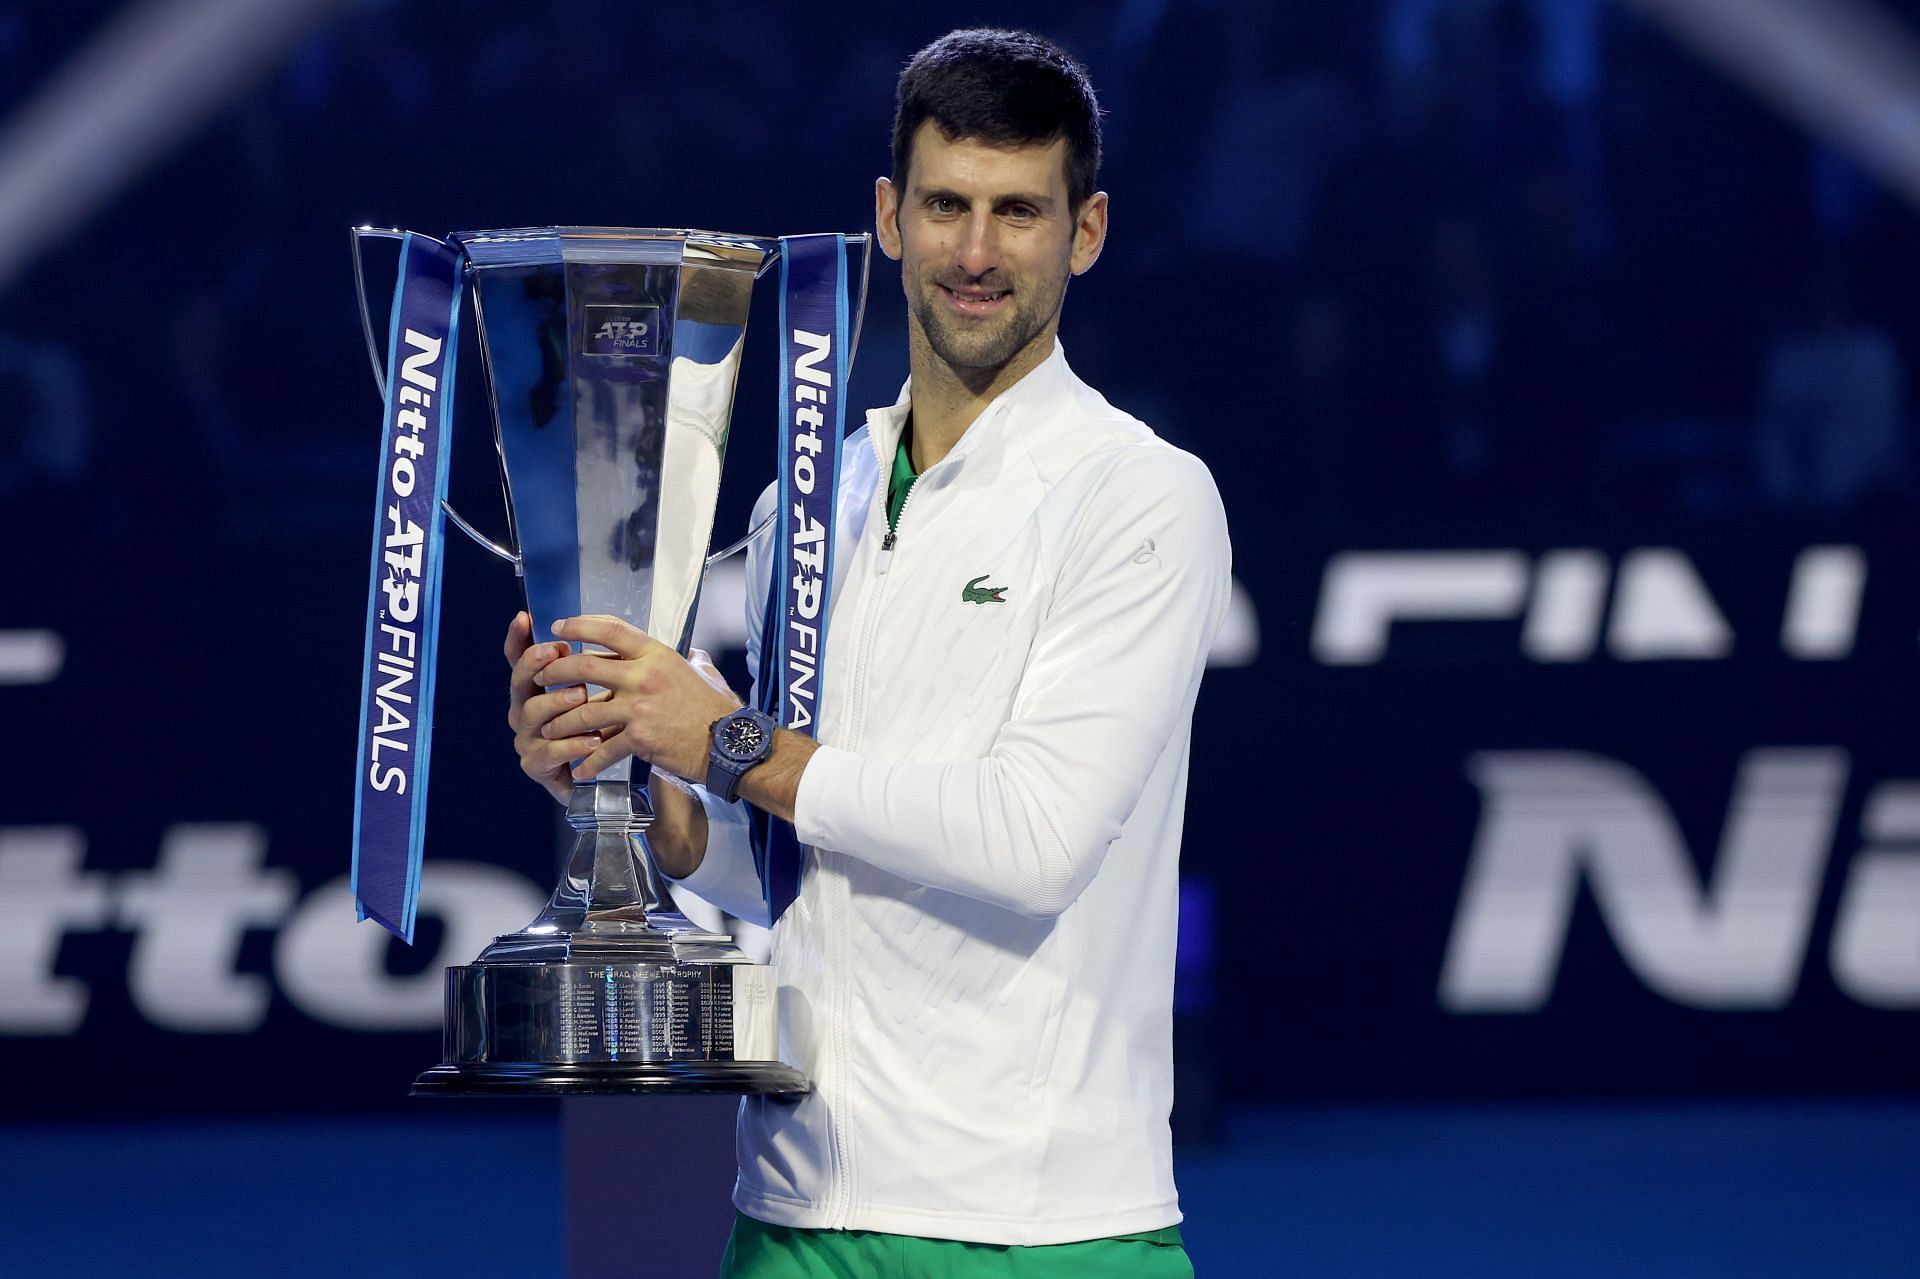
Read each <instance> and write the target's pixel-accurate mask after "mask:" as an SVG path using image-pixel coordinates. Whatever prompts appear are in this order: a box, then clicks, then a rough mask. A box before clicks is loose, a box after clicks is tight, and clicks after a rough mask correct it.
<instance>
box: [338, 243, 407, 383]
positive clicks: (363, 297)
mask: <svg viewBox="0 0 1920 1279" xmlns="http://www.w3.org/2000/svg"><path fill="white" fill-rule="evenodd" d="M347 238H348V240H349V241H351V242H352V244H353V291H354V294H355V295H356V296H357V297H358V298H359V299H360V331H361V332H362V333H364V334H366V338H367V359H368V360H370V361H372V363H373V384H374V385H375V386H377V387H379V388H380V398H381V399H383V400H384V399H386V398H387V371H386V369H385V368H383V367H382V366H381V364H380V339H379V338H377V337H375V336H374V332H373V310H372V308H371V307H369V306H368V305H367V271H366V266H365V263H364V262H363V261H362V260H361V257H360V241H362V240H404V239H406V238H407V233H406V232H405V231H402V230H400V229H399V228H398V227H385V226H357V227H350V228H349V229H348V231H347Z"/></svg>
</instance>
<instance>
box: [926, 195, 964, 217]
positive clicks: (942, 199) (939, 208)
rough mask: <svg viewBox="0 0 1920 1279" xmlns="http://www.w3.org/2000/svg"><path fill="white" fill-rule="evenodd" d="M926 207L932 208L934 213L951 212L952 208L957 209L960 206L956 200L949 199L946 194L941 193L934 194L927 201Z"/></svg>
mask: <svg viewBox="0 0 1920 1279" xmlns="http://www.w3.org/2000/svg"><path fill="white" fill-rule="evenodd" d="M927 207H928V208H930V209H932V210H933V211H934V212H935V213H952V212H953V211H954V210H956V209H958V208H959V207H960V206H959V204H958V203H957V202H955V201H953V200H950V199H948V198H947V197H946V196H943V195H942V196H935V197H934V198H933V199H931V200H929V201H927Z"/></svg>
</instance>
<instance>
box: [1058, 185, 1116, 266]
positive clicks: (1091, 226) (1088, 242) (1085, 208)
mask: <svg viewBox="0 0 1920 1279" xmlns="http://www.w3.org/2000/svg"><path fill="white" fill-rule="evenodd" d="M1106 243H1107V193H1106V192H1105V191H1095V192H1094V193H1093V194H1092V195H1090V196H1088V197H1087V202H1086V203H1085V204H1083V205H1081V206H1080V213H1079V215H1078V216H1077V217H1075V218H1074V220H1073V253H1072V255H1071V256H1070V257H1069V258H1068V259H1067V267H1068V269H1069V270H1071V271H1072V272H1073V273H1074V274H1075V275H1084V274H1086V272H1087V270H1088V269H1089V268H1090V267H1092V266H1093V264H1094V263H1095V262H1097V261H1099V259H1100V250H1101V249H1102V248H1104V247H1106Z"/></svg>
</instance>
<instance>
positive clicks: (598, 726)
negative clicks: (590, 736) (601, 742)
mask: <svg viewBox="0 0 1920 1279" xmlns="http://www.w3.org/2000/svg"><path fill="white" fill-rule="evenodd" d="M573 691H575V690H573V689H563V690H562V692H573ZM549 696H559V694H549ZM534 700H535V701H539V700H541V699H539V698H535V699H534ZM529 709H531V704H529ZM627 715H628V712H627V711H626V710H625V709H623V708H622V707H620V706H617V705H616V704H615V703H614V701H613V699H612V698H610V697H608V698H602V699H600V700H599V701H594V702H588V703H587V704H586V705H584V706H582V705H580V704H579V701H578V699H575V700H574V702H573V703H572V704H571V705H568V706H563V707H561V708H560V711H559V712H558V713H557V714H556V716H555V718H553V719H552V720H549V721H547V722H546V724H545V726H544V727H541V728H540V730H539V731H540V735H541V736H542V737H546V738H550V739H553V740H559V739H560V738H565V737H576V736H578V735H579V734H581V733H589V732H598V733H600V734H602V735H603V736H611V735H612V734H614V733H617V732H619V731H620V730H621V729H623V728H625V727H626V726H627ZM528 727H529V728H533V727H535V725H532V724H529V725H528Z"/></svg>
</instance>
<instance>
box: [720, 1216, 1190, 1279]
mask: <svg viewBox="0 0 1920 1279" xmlns="http://www.w3.org/2000/svg"><path fill="white" fill-rule="evenodd" d="M989 1276H992V1277H993V1279H1193V1263H1192V1262H1191V1261H1189V1260H1187V1250H1186V1248H1185V1247H1184V1246H1183V1245H1182V1244H1181V1242H1180V1227H1178V1226H1168V1227H1166V1228H1165V1229H1164V1230H1149V1231H1146V1232H1144V1233H1142V1234H1137V1235H1119V1236H1116V1237H1114V1238H1112V1239H1089V1240H1087V1241H1085V1242H1084V1243H1056V1244H1047V1245H1044V1246H1039V1247H1021V1246H1017V1245H1009V1244H990V1243H962V1242H960V1241H959V1240H957V1239H922V1238H920V1237H919V1236H917V1235H887V1234H880V1233H878V1232H877V1231H872V1230H796V1229H794V1228H792V1227H789V1226H770V1225H768V1224H767V1223H766V1222H764V1221H757V1220H755V1219H754V1218H752V1217H749V1216H747V1215H746V1214H745V1213H736V1214H734V1219H733V1237H732V1238H730V1239H728V1240H727V1252H726V1256H724V1257H723V1258H722V1259H721V1261H720V1279H988V1277H989Z"/></svg>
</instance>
